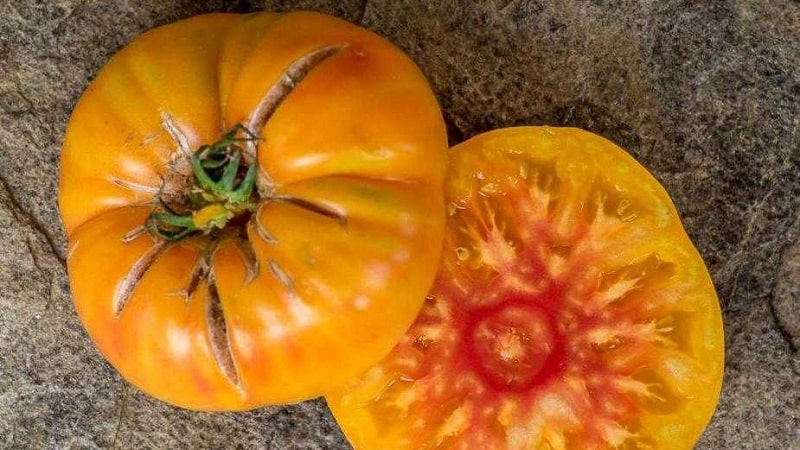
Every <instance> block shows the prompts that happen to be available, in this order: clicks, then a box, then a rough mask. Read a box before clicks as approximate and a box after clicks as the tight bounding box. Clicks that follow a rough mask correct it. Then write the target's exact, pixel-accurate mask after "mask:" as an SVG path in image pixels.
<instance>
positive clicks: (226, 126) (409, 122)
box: [59, 12, 447, 410]
mask: <svg viewBox="0 0 800 450" xmlns="http://www.w3.org/2000/svg"><path fill="white" fill-rule="evenodd" d="M446 150H447V137H446V133H445V128H444V123H443V121H442V118H441V113H440V111H439V108H438V105H437V103H436V99H435V97H434V95H433V93H432V92H431V90H430V87H429V86H428V83H427V81H426V80H425V78H424V76H423V75H422V73H421V72H420V71H419V69H418V68H417V67H416V66H415V65H414V63H413V62H412V61H411V60H410V59H409V58H408V57H407V56H406V55H404V54H403V53H402V52H401V51H400V50H398V49H397V48H396V47H394V46H392V45H391V44H390V43H388V42H387V41H385V40H383V39H381V38H380V37H378V36H376V35H375V34H372V33H370V32H368V31H366V30H364V29H362V28H359V27H357V26H355V25H352V24H349V23H346V22H344V21H341V20H338V19H335V18H333V17H328V16H324V15H321V14H315V13H307V12H299V13H289V14H285V15H280V14H267V13H264V14H251V15H232V14H213V15H206V16H198V17H194V18H191V19H188V20H185V21H181V22H177V23H174V24H170V25H167V26H164V27H161V28H158V29H155V30H152V31H149V32H148V33H146V34H144V35H143V36H141V37H139V38H138V39H136V40H135V41H134V42H133V43H131V44H130V45H129V46H127V47H126V48H125V49H123V50H122V51H120V52H119V53H118V54H117V55H115V56H114V57H113V58H112V59H111V61H110V62H109V63H108V64H107V65H106V66H105V67H104V68H103V70H102V71H101V72H100V73H99V74H98V75H97V78H95V80H94V81H93V82H92V84H91V85H90V86H89V88H88V89H87V90H86V92H85V93H84V94H83V96H82V97H81V99H80V101H79V102H78V104H77V106H76V107H75V110H74V112H73V114H72V118H71V120H70V123H69V126H68V128H67V131H66V136H65V139H64V148H63V154H62V159H61V187H60V192H59V203H60V207H61V213H62V217H63V221H64V225H65V228H66V230H67V234H68V237H69V256H68V265H69V278H70V284H71V288H72V294H73V297H74V301H75V307H76V309H77V312H78V315H79V316H80V319H81V320H82V322H83V324H84V325H85V327H86V329H87V331H88V333H89V335H90V336H91V338H92V339H93V340H94V342H95V343H96V345H97V347H98V348H99V349H100V351H101V352H102V353H103V355H104V356H105V357H106V358H107V359H108V360H109V361H110V362H111V364H113V365H114V367H116V368H117V369H118V370H119V372H120V373H121V374H122V375H123V376H124V377H125V378H126V379H127V380H129V381H130V382H131V383H133V384H134V385H136V386H137V387H139V388H140V389H142V390H143V391H145V392H147V393H149V394H151V395H153V396H155V397H158V398H160V399H162V400H165V401H168V402H171V403H174V404H177V405H180V406H183V407H186V408H192V409H210V410H239V409H248V408H254V407H257V406H260V405H264V404H269V403H283V402H294V401H300V400H304V399H307V398H310V397H315V396H318V395H321V393H322V392H325V391H328V390H330V389H333V388H335V387H337V386H340V385H341V384H342V383H344V382H346V381H347V380H348V379H350V378H352V377H353V376H356V375H357V374H358V373H361V372H363V371H364V370H366V369H367V368H369V367H370V366H371V365H373V364H375V363H376V362H377V361H378V360H380V359H381V358H382V357H383V356H385V355H386V354H387V353H388V352H389V351H390V350H391V348H392V346H394V345H395V344H396V343H397V340H398V339H399V338H400V337H401V336H402V334H403V332H404V331H405V330H406V329H407V328H408V326H409V325H410V324H411V323H412V322H413V320H414V318H415V317H416V315H417V313H418V312H419V309H420V307H421V306H422V303H423V299H424V296H425V293H426V292H427V291H428V289H429V288H430V285H431V283H432V282H433V279H434V276H435V274H436V267H437V264H438V260H439V254H440V248H441V241H442V232H443V229H444V222H445V206H444V201H443V184H444V171H445V160H446Z"/></svg>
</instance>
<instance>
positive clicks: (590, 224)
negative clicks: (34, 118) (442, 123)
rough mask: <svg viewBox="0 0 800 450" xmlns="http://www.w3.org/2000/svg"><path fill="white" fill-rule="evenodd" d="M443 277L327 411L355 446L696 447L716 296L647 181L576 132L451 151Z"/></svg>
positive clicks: (492, 139) (490, 140)
mask: <svg viewBox="0 0 800 450" xmlns="http://www.w3.org/2000/svg"><path fill="white" fill-rule="evenodd" d="M448 158H449V159H448V170H449V178H448V181H447V184H446V189H445V196H446V200H447V201H448V213H449V216H448V223H447V225H446V229H445V245H444V250H443V257H442V262H441V265H440V267H439V274H438V275H437V279H436V281H435V282H434V285H433V287H432V289H431V291H430V293H429V295H428V298H427V300H426V304H425V306H424V307H423V309H422V311H421V313H420V316H419V317H418V318H417V320H416V322H415V323H414V324H413V325H412V326H411V328H410V329H409V331H408V332H407V333H406V335H405V337H404V338H403V339H402V340H401V341H400V343H399V344H398V345H397V346H396V347H395V349H394V350H393V351H392V352H391V353H390V354H389V356H387V357H386V358H385V359H384V360H383V361H382V362H381V363H379V364H377V365H376V366H374V367H373V368H371V369H370V370H368V371H367V372H365V373H364V374H362V375H361V376H360V377H359V378H357V379H355V380H353V381H351V383H349V384H348V385H347V386H346V387H345V388H344V389H342V390H339V391H337V392H335V393H330V394H328V395H327V397H326V398H327V401H328V404H329V406H330V408H331V410H332V412H333V413H334V416H335V417H336V420H337V421H338V422H339V424H340V425H341V427H342V429H343V431H344V433H345V435H346V436H347V437H348V439H349V440H350V442H351V443H352V445H353V447H354V448H356V449H364V450H372V449H383V448H392V449H398V450H405V449H408V450H412V449H413V450H418V449H493V450H494V449H498V450H500V449H520V450H522V449H525V450H539V449H549V450H552V449H609V448H624V449H629V448H630V449H633V448H653V449H675V450H688V449H691V448H692V447H693V446H694V444H695V442H696V441H697V439H698V438H699V436H700V434H701V433H702V431H703V429H704V427H705V426H706V424H707V423H708V421H709V420H710V418H711V415H712V414H713V412H714V409H715V407H716V403H717V400H718V397H719V392H720V389H721V383H722V373H723V366H724V361H723V359H724V336H723V329H722V318H721V312H720V308H719V302H718V300H717V297H716V293H715V291H714V287H713V285H712V283H711V279H710V276H709V274H708V271H707V270H706V268H705V265H704V264H703V261H702V259H701V258H700V255H699V254H698V253H697V251H696V249H695V248H694V246H693V245H692V243H691V241H690V240H689V238H688V237H687V235H686V233H685V231H684V230H683V227H682V226H681V223H680V220H679V216H678V213H677V211H676V210H675V207H674V206H673V204H672V201H671V200H670V198H669V196H668V194H667V193H666V192H665V191H664V189H663V188H662V187H661V186H660V185H659V184H658V182H657V180H656V179H655V178H653V176H652V175H651V174H650V173H648V172H647V170H646V169H644V168H643V167H642V166H641V165H639V163H637V162H636V161H635V160H634V159H633V158H632V157H631V156H630V155H628V154H627V153H625V152H624V151H623V150H622V149H620V148H619V147H617V146H616V145H614V144H613V143H611V142H609V141H607V140H605V139H603V138H601V137H599V136H596V135H593V134H591V133H588V132H586V131H582V130H577V129H569V128H553V127H519V128H508V129H501V130H495V131H492V132H489V133H485V134H482V135H479V136H476V137H474V138H472V139H470V140H468V141H466V142H464V143H462V144H459V145H458V146H456V147H455V148H453V149H451V150H450V153H449V155H448Z"/></svg>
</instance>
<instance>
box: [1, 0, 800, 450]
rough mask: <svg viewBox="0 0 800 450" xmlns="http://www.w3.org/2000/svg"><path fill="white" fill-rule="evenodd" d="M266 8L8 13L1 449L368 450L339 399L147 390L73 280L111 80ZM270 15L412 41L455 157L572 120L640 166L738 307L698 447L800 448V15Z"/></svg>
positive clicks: (127, 5) (150, 1) (447, 7)
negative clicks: (99, 334)
mask: <svg viewBox="0 0 800 450" xmlns="http://www.w3.org/2000/svg"><path fill="white" fill-rule="evenodd" d="M263 6H264V4H263V2H260V1H255V0H252V1H229V2H225V1H222V0H202V1H190V0H180V1H174V2H162V1H159V0H141V1H133V0H130V1H114V2H112V1H99V0H98V1H86V0H52V1H38V0H25V1H14V0H0V243H2V244H0V448H13V449H28V448H32V449H40V448H59V449H60V448H75V449H78V448H80V449H83V448H121V449H127V448H130V449H148V448H170V449H180V448H186V449H205V448H209V449H228V448H243V449H250V448H258V449H346V448H348V446H347V444H346V443H345V441H344V439H343V437H342V436H341V434H340V433H339V431H338V430H337V428H336V426H335V424H334V422H333V421H332V419H331V417H330V415H329V413H328V411H327V409H326V407H325V405H324V403H322V402H321V401H314V402H308V403H304V404H300V405H295V406H288V407H276V408H266V409H262V410H258V411H253V412H249V413H240V414H208V413H190V412H187V411H183V410H179V409H175V408H172V407H170V406H168V405H165V404H163V403H160V402H158V401H156V400H153V399H151V398H149V397H147V396H145V395H143V394H141V393H139V392H138V391H137V390H136V389H134V388H132V387H129V386H128V385H127V384H126V383H125V382H123V381H122V380H121V379H120V377H119V376H118V375H117V374H116V373H115V372H114V371H113V370H112V369H111V368H110V367H109V365H108V364H107V363H106V362H105V361H104V360H103V358H102V357H101V356H100V355H99V354H98V353H97V352H96V351H95V350H94V349H93V347H92V345H91V344H90V342H89V340H88V338H87V336H86V334H85V333H84V331H83V330H82V328H81V326H80V324H79V323H78V320H77V317H76V315H75V312H74V309H73V307H72V304H71V300H70V295H69V287H68V284H67V279H66V274H65V270H64V249H65V240H64V235H63V231H62V229H61V224H60V222H59V219H58V210H57V206H56V195H57V179H58V170H57V168H58V159H59V149H60V143H61V139H62V136H63V133H64V128H65V124H66V121H67V119H68V117H69V114H70V111H71V109H72V107H73V105H74V103H75V101H76V99H77V98H78V96H79V95H80V93H81V92H82V91H83V89H85V88H86V86H87V84H88V83H89V81H90V80H91V79H92V77H93V75H94V74H95V73H96V72H97V70H98V69H99V68H100V67H101V66H102V65H103V64H104V62H105V61H106V60H107V58H108V57H110V56H111V55H112V54H113V53H114V52H116V51H117V50H118V49H119V48H120V47H121V46H123V45H124V44H125V43H127V42H129V41H130V40H131V39H133V38H134V37H135V36H136V35H138V34H139V33H141V32H142V31H144V30H146V29H148V28H151V27H153V26H156V25H160V24H165V23H168V22H171V21H174V20H176V19H180V18H184V17H188V16H191V15H194V14H198V13H202V12H210V11H237V12H246V11H253V10H257V9H259V8H261V7H263ZM266 7H267V9H272V10H288V9H297V8H303V9H315V10H320V11H325V12H329V13H332V14H335V15H338V16H340V17H344V18H346V19H348V20H350V21H354V22H357V23H360V24H362V25H363V26H365V27H367V28H369V29H372V30H374V31H376V32H378V33H380V34H381V35H383V36H385V37H387V38H389V39H390V40H392V41H394V42H395V43H396V44H397V45H398V46H400V47H401V48H403V49H404V50H406V51H407V52H408V53H410V55H411V56H412V57H413V58H414V59H415V60H416V61H417V62H418V63H419V65H420V66H421V67H422V69H423V70H424V71H425V73H426V74H427V75H428V76H429V78H430V81H431V83H432V85H433V88H434V90H435V91H436V93H437V95H438V96H439V100H440V102H441V105H442V107H443V109H444V114H445V117H446V119H447V122H448V129H449V133H450V139H451V143H452V144H454V143H457V142H460V141H462V140H464V139H465V138H468V137H470V136H473V135H475V134H477V133H479V132H482V131H486V130H489V129H492V128H496V127H502V126H510V125H519V124H552V125H570V126H577V127H582V128H586V129H589V130H591V131H594V132H597V133H600V134H602V135H604V136H607V137H608V138H610V139H612V140H614V141H616V142H617V143H619V144H620V145H622V146H623V147H624V148H626V149H628V150H629V151H630V152H631V153H633V154H634V155H635V156H636V157H637V158H638V159H639V160H640V161H641V162H642V163H643V164H644V165H645V166H647V167H648V168H649V169H650V170H651V171H652V172H653V173H654V174H655V175H656V177H657V178H659V180H661V182H662V183H663V184H664V185H665V186H666V188H667V190H668V191H669V192H670V193H671V195H672V196H673V199H674V200H675V203H676V204H677V207H678V209H679V210H680V212H681V214H682V217H683V220H684V223H685V226H686V228H687V230H688V232H689V234H690V235H691V237H692V238H693V240H694V242H695V243H696V245H697V246H698V248H699V250H700V252H701V253H702V255H703V257H704V258H705V260H706V262H707V264H708V266H709V268H710V270H711V273H712V275H713V278H714V281H715V283H716V286H717V289H718V292H719V295H720V298H721V301H722V304H723V309H724V314H725V326H726V333H727V340H726V342H727V369H726V378H725V386H724V390H723V394H722V399H721V402H720V405H719V409H718V411H717V413H716V415H715V417H714V419H713V421H712V423H711V425H710V426H709V428H708V430H707V432H706V433H705V435H704V437H703V438H702V440H701V442H700V443H699V444H698V446H697V448H698V449H787V448H789V449H800V431H799V430H800V423H798V416H800V356H798V347H800V318H799V316H800V313H799V312H798V310H800V299H799V296H800V292H799V290H800V244H798V235H800V70H798V68H800V3H798V2H797V1H796V0H795V1H791V0H770V1H761V0H729V1H722V0H719V1H717V0H714V1H674V0H664V1H659V0H640V1H610V0H608V1H604V0H594V1H586V0H581V1H569V0H539V1H534V0H530V1H529V0H511V1H509V0H496V1H492V0H489V1H484V2H470V1H468V0H452V1H423V0H416V1H402V2H399V1H391V0H345V1H342V2H336V1H326V0H318V1H316V0H299V1H291V0H276V1H267V2H266ZM381 450H383V449H381ZM387 450H391V449H387Z"/></svg>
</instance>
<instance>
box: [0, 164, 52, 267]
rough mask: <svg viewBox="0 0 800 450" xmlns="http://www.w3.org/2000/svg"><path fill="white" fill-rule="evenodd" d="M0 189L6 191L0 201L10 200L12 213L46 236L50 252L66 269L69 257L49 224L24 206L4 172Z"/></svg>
mask: <svg viewBox="0 0 800 450" xmlns="http://www.w3.org/2000/svg"><path fill="white" fill-rule="evenodd" d="M0 191H4V192H5V195H2V194H0V201H3V200H5V199H7V200H8V202H7V203H8V206H9V207H10V208H9V209H10V210H11V213H12V214H13V215H14V217H15V218H16V219H17V220H18V221H20V222H22V223H24V224H25V225H28V226H29V227H30V228H32V229H33V231H35V232H36V233H37V234H39V235H41V236H42V237H43V238H44V240H45V242H46V243H47V246H48V247H49V248H50V252H49V253H51V254H52V255H53V257H55V259H56V261H58V263H59V264H60V265H61V267H63V268H64V269H66V268H67V259H66V257H65V256H64V255H63V254H61V252H60V251H59V249H58V245H57V244H56V240H55V238H54V237H53V236H52V235H51V234H50V232H49V231H48V229H47V226H46V225H45V224H43V223H42V222H40V221H39V219H37V218H36V217H35V216H34V215H33V214H32V213H31V212H29V211H28V210H26V209H25V208H24V207H23V206H22V204H21V203H20V202H19V200H18V199H17V197H16V196H15V195H14V192H13V191H12V190H11V185H10V183H9V182H8V180H7V179H6V178H5V176H4V175H2V174H0ZM3 197H5V198H3Z"/></svg>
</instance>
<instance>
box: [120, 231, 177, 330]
mask: <svg viewBox="0 0 800 450" xmlns="http://www.w3.org/2000/svg"><path fill="white" fill-rule="evenodd" d="M170 246H171V245H169V244H168V243H167V242H165V241H161V240H159V241H156V243H155V244H153V246H152V247H150V248H149V249H147V251H146V252H145V253H144V254H143V255H142V256H141V257H140V258H139V259H138V260H137V261H136V262H135V263H134V264H133V266H131V270H130V271H128V274H127V275H125V278H123V279H122V281H120V282H119V284H118V285H117V289H116V291H114V298H113V306H114V316H115V317H119V315H120V314H121V313H122V310H123V309H124V308H125V305H127V304H128V301H129V300H130V299H131V296H132V295H133V291H134V290H135V289H136V287H137V286H138V285H139V282H141V281H142V278H143V277H144V275H145V274H146V273H147V271H148V270H149V269H150V267H152V266H153V263H155V262H156V261H157V260H158V258H159V257H160V256H161V255H162V254H163V253H164V252H165V251H166V250H167V249H168V248H170Z"/></svg>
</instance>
